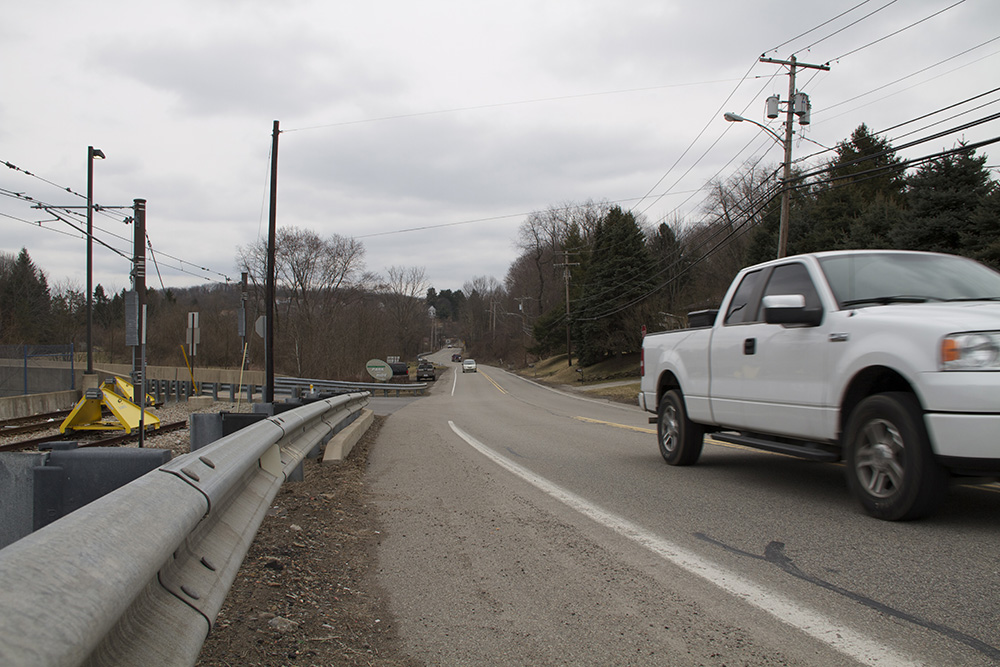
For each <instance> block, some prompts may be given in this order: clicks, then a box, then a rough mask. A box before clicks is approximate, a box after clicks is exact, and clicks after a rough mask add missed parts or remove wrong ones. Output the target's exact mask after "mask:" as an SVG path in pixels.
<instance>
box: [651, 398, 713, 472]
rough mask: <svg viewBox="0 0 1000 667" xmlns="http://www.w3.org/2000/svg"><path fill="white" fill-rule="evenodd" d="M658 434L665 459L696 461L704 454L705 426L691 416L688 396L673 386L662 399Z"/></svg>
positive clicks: (680, 463)
mask: <svg viewBox="0 0 1000 667" xmlns="http://www.w3.org/2000/svg"><path fill="white" fill-rule="evenodd" d="M656 438H657V441H658V442H659V444H660V454H661V455H662V456H663V460H664V461H666V462H667V463H669V464H670V465H672V466H689V465H693V464H694V463H697V462H698V457H699V456H701V448H702V445H703V444H704V442H705V430H704V429H703V428H702V426H701V425H700V424H695V423H694V422H692V421H691V420H690V419H688V416H687V409H686V408H685V407H684V397H683V396H681V393H680V392H679V391H678V390H676V389H671V390H670V391H668V392H667V393H665V394H664V395H663V397H662V398H661V399H660V409H659V411H658V412H657V420H656Z"/></svg>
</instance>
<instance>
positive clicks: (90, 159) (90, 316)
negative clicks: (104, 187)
mask: <svg viewBox="0 0 1000 667" xmlns="http://www.w3.org/2000/svg"><path fill="white" fill-rule="evenodd" d="M94 158H99V159H101V160H103V159H105V156H104V151H102V150H101V149H100V148H94V147H93V146H87V375H93V374H94V345H93V339H92V337H91V331H92V329H93V326H94Z"/></svg>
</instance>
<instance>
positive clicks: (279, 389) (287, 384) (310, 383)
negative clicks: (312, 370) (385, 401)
mask: <svg viewBox="0 0 1000 667" xmlns="http://www.w3.org/2000/svg"><path fill="white" fill-rule="evenodd" d="M310 387H312V388H313V390H314V391H317V392H327V391H334V392H345V391H351V392H354V391H367V392H370V393H371V394H372V395H373V396H374V395H375V394H377V393H379V392H382V393H383V394H384V395H385V396H388V395H389V394H390V393H392V392H395V393H396V396H399V394H400V392H402V391H409V392H412V393H414V394H423V393H424V390H425V389H427V383H426V382H405V383H398V384H397V383H388V382H340V381H338V380H311V379H309V378H290V377H277V378H274V392H275V393H276V394H292V393H294V391H295V390H296V389H301V390H303V391H306V390H308V389H309V388H310Z"/></svg>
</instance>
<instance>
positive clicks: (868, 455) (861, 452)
mask: <svg viewBox="0 0 1000 667" xmlns="http://www.w3.org/2000/svg"><path fill="white" fill-rule="evenodd" d="M846 438H847V440H846V442H845V443H844V444H845V459H846V464H847V484H848V486H849V487H850V489H851V492H852V493H853V494H854V496H855V497H856V498H857V499H858V500H859V501H860V502H861V506H862V507H864V509H865V511H866V512H868V513H869V514H871V515H872V516H873V517H876V518H879V519H885V520H887V521H907V520H910V519H919V518H921V517H924V516H927V515H928V514H930V513H931V512H933V511H934V510H935V509H937V507H938V505H940V504H941V501H942V500H943V499H944V495H945V491H946V490H947V486H948V474H947V472H946V471H945V470H944V469H943V468H942V467H941V466H940V465H939V464H938V462H937V460H935V458H934V453H933V452H932V451H931V444H930V439H929V438H928V436H927V427H926V426H925V425H924V416H923V411H922V410H921V408H920V404H919V403H918V402H917V399H916V398H915V397H914V396H913V395H912V394H907V393H904V392H889V393H885V394H876V395H874V396H869V397H868V398H866V399H865V400H863V401H861V403H859V404H858V406H857V408H855V409H854V412H853V413H852V414H851V418H850V420H849V422H848V424H847V434H846Z"/></svg>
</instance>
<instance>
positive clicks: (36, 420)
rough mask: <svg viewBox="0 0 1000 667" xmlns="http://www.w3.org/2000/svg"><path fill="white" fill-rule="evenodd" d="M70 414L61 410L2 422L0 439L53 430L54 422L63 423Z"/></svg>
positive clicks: (0, 424) (68, 411) (0, 423)
mask: <svg viewBox="0 0 1000 667" xmlns="http://www.w3.org/2000/svg"><path fill="white" fill-rule="evenodd" d="M70 412H72V410H60V411H58V412H47V413H45V414H42V415H31V416H30V417H15V418H14V419H3V420H0V437H7V436H11V435H19V434H21V433H34V432H35V431H42V430H45V429H48V428H52V423H53V422H59V423H62V421H63V420H64V419H66V417H68V416H69V413H70Z"/></svg>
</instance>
